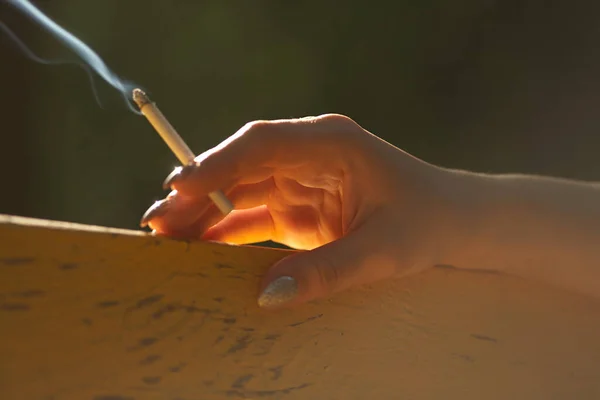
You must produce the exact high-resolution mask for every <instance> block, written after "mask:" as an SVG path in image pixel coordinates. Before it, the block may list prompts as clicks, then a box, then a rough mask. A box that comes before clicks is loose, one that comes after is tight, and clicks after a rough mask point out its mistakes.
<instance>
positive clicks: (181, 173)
mask: <svg viewBox="0 0 600 400" xmlns="http://www.w3.org/2000/svg"><path fill="white" fill-rule="evenodd" d="M195 166H196V163H191V164H188V165H186V166H185V167H177V168H175V169H174V170H173V172H171V173H170V174H169V176H167V178H166V179H165V181H164V182H163V189H164V190H168V189H169V188H170V187H171V185H173V183H175V182H177V181H178V180H181V179H183V178H185V177H186V176H188V175H189V174H190V173H191V172H192V169H194V167H195Z"/></svg>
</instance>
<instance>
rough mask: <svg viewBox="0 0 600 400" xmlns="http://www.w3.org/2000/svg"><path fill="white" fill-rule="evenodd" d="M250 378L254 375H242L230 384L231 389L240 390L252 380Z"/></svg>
mask: <svg viewBox="0 0 600 400" xmlns="http://www.w3.org/2000/svg"><path fill="white" fill-rule="evenodd" d="M252 378H254V375H252V374H248V375H242V376H240V377H239V378H237V379H236V380H235V381H234V382H233V383H232V384H231V387H232V388H234V389H242V388H243V387H244V386H245V385H246V383H248V382H250V380H252Z"/></svg>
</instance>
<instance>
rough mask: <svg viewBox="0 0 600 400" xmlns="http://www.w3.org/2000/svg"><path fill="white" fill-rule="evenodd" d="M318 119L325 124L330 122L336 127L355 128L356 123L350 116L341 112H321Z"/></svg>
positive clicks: (356, 126)
mask: <svg viewBox="0 0 600 400" xmlns="http://www.w3.org/2000/svg"><path fill="white" fill-rule="evenodd" d="M320 119H321V120H322V121H323V122H324V123H327V124H331V125H334V126H337V127H343V128H346V129H348V128H350V129H356V128H358V127H359V126H358V124H357V123H356V122H355V121H354V120H353V119H352V118H350V117H348V116H346V115H342V114H323V115H321V117H320Z"/></svg>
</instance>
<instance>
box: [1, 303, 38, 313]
mask: <svg viewBox="0 0 600 400" xmlns="http://www.w3.org/2000/svg"><path fill="white" fill-rule="evenodd" d="M30 308H31V307H30V306H29V304H26V303H4V304H0V310H4V311H27V310H29V309H30Z"/></svg>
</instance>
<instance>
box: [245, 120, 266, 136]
mask: <svg viewBox="0 0 600 400" xmlns="http://www.w3.org/2000/svg"><path fill="white" fill-rule="evenodd" d="M273 128H274V125H273V123H271V122H270V121H264V120H256V121H251V122H248V123H247V124H246V125H244V127H243V129H242V130H243V132H244V133H243V135H244V136H245V137H250V138H254V137H264V136H265V135H269V134H272V132H273V130H274V129H273Z"/></svg>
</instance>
